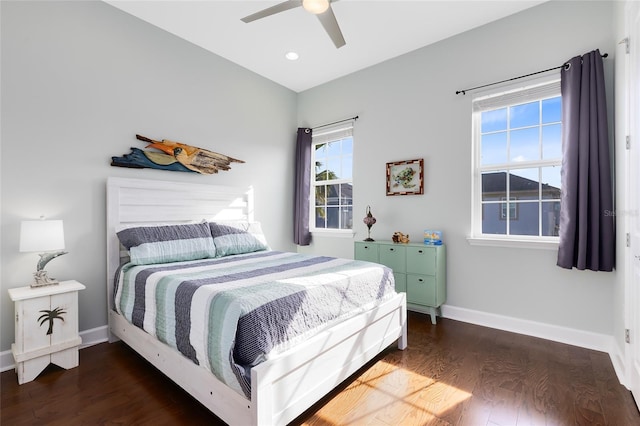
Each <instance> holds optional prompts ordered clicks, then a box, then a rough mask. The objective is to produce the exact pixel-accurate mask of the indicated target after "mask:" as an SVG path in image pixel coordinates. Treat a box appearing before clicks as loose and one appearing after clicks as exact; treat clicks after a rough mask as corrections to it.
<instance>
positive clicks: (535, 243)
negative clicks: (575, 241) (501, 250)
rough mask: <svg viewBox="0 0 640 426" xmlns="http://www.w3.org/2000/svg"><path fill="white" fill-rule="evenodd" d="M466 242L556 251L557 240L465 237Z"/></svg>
mask: <svg viewBox="0 0 640 426" xmlns="http://www.w3.org/2000/svg"><path fill="white" fill-rule="evenodd" d="M467 242H468V243H469V244H470V245H472V246H489V247H506V248H525V249H539V250H557V249H558V239H557V238H554V239H540V238H536V239H533V238H531V239H529V238H519V239H516V238H500V237H486V236H482V237H467Z"/></svg>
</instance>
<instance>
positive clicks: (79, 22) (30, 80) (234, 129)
mask: <svg viewBox="0 0 640 426" xmlns="http://www.w3.org/2000/svg"><path fill="white" fill-rule="evenodd" d="M0 7H1V43H2V45H1V47H2V52H1V53H2V57H1V59H2V74H1V90H2V101H1V102H2V103H1V108H2V111H1V114H2V115H1V120H2V130H1V141H2V158H1V185H2V187H1V189H2V228H1V232H2V252H1V253H2V272H1V279H2V281H1V283H2V284H1V287H0V310H1V316H0V322H1V323H2V324H1V329H0V333H1V340H0V351H4V350H7V349H9V347H10V344H11V342H13V334H14V333H13V319H12V318H13V317H12V313H13V304H12V303H11V301H10V299H9V297H8V295H7V289H8V288H12V287H20V286H23V285H27V284H29V282H30V281H31V273H32V272H33V271H35V266H36V262H37V260H38V256H37V255H36V254H33V253H19V252H18V240H19V226H20V221H21V220H23V219H37V218H38V217H39V216H40V215H45V216H46V217H48V218H51V219H63V220H64V225H65V237H66V249H67V251H68V252H69V254H67V255H65V256H62V257H60V258H57V259H55V260H53V261H52V262H51V263H49V265H48V267H47V269H48V270H49V272H50V274H51V275H52V276H54V277H57V278H60V279H77V280H79V281H81V282H83V283H84V284H85V285H86V286H87V289H86V290H83V291H82V292H80V295H79V301H80V330H88V329H91V328H95V327H99V326H103V325H105V324H106V322H107V320H106V294H105V293H106V291H105V285H106V268H105V263H106V253H105V182H106V178H107V177H108V176H124V177H136V178H146V179H157V180H180V181H187V182H197V183H211V184H233V185H253V186H254V188H255V193H256V218H257V219H258V220H260V221H262V222H263V223H264V224H265V226H264V228H265V230H266V235H267V238H268V239H269V242H270V244H271V245H272V246H273V247H274V248H278V249H283V250H294V249H295V247H294V246H292V244H291V240H292V231H291V225H290V223H291V218H292V210H293V207H292V201H291V198H292V197H291V195H290V189H287V188H288V183H287V182H289V181H290V179H291V177H292V176H293V174H294V173H293V166H292V164H293V158H294V152H293V147H294V141H295V129H296V127H297V126H296V94H295V92H292V91H290V90H288V89H285V88H283V87H282V86H279V85H276V84H274V83H273V82H271V81H269V80H266V79H264V78H262V77H259V76H257V75H256V74H253V73H251V72H249V71H247V70H245V69H243V68H241V67H239V66H236V65H234V64H232V63H230V62H228V61H226V60H224V59H222V58H220V57H218V56H216V55H212V54H211V53H209V52H206V51H204V50H203V49H200V48H198V47H196V46H194V45H191V44H189V43H187V42H185V41H183V40H180V39H178V38H176V37H174V36H172V35H170V34H168V33H166V32H164V31H162V30H160V29H158V28H155V27H153V26H151V25H149V24H147V23H144V22H142V21H140V20H138V19H136V18H133V17H131V16H129V15H127V14H125V13H123V12H121V11H119V10H117V9H115V8H113V7H111V6H109V5H107V4H105V3H102V2H94V1H91V2H84V1H75V2H58V1H56V2H49V1H47V2H10V1H2V2H1V6H0ZM136 133H140V134H143V135H145V136H148V137H151V138H155V139H164V138H166V139H172V140H178V141H182V142H185V143H189V144H193V145H197V146H201V147H204V148H208V149H211V150H213V151H217V152H221V153H224V154H228V155H231V156H233V157H236V158H240V159H242V160H245V161H246V163H245V164H235V165H233V167H232V170H231V171H228V172H221V173H219V174H218V175H212V176H202V175H195V174H193V175H191V174H186V173H178V172H166V171H159V170H150V169H145V170H133V169H123V168H117V167H111V166H110V165H109V164H110V159H111V156H121V155H123V154H125V153H128V152H129V147H138V148H143V147H144V144H143V143H141V142H138V141H137V140H136V139H135V134H136ZM264 176H269V179H264V178H263V177H264Z"/></svg>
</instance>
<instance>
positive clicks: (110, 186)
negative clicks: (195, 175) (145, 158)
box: [107, 177, 254, 310]
mask: <svg viewBox="0 0 640 426" xmlns="http://www.w3.org/2000/svg"><path fill="white" fill-rule="evenodd" d="M204 219H206V220H208V221H211V220H225V221H230V220H238V221H240V220H246V221H250V222H251V221H253V220H254V216H253V189H252V188H251V187H249V188H240V187H233V186H219V185H206V184H194V183H186V182H168V181H159V180H146V179H129V178H119V177H109V178H108V179H107V306H108V309H109V310H111V309H113V279H114V276H115V273H116V270H117V269H118V266H119V265H120V243H119V241H118V237H117V235H116V232H118V231H119V230H121V229H122V228H124V227H126V226H131V225H136V224H140V225H142V224H152V223H163V224H167V223H189V222H200V221H202V220H204Z"/></svg>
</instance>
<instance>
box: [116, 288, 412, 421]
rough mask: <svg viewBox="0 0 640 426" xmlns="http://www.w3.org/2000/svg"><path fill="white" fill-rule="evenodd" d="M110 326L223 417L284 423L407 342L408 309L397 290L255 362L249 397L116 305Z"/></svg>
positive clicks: (224, 418)
mask: <svg viewBox="0 0 640 426" xmlns="http://www.w3.org/2000/svg"><path fill="white" fill-rule="evenodd" d="M109 329H110V332H111V333H112V334H113V335H114V336H117V337H118V338H119V339H122V340H123V341H124V342H125V343H126V344H127V345H129V346H130V347H131V348H133V349H134V350H135V351H136V352H137V353H139V354H140V355H141V356H142V357H144V358H145V359H146V360H147V361H149V362H150V363H151V364H152V365H154V366H155V367H156V368H158V369H159V370H160V371H162V372H163V373H164V374H165V375H166V376H167V377H169V378H170V379H171V380H173V381H174V382H176V383H177V384H178V385H180V386H181V387H182V388H183V389H184V390H185V391H187V392H188V393H189V394H190V395H191V396H193V397H194V398H196V399H197V400H198V401H199V402H200V403H202V404H203V405H204V406H205V407H207V408H208V409H209V410H210V411H211V412H213V413H214V414H215V415H217V416H218V417H220V418H221V419H222V420H224V421H225V422H226V423H229V424H243V425H261V426H262V425H284V424H287V423H288V422H290V421H291V420H293V419H295V418H296V417H297V416H299V415H300V414H301V413H303V412H304V411H305V410H306V409H308V408H309V407H311V406H312V405H313V404H314V403H315V402H317V401H318V400H320V398H322V397H323V396H324V395H326V394H327V393H328V392H330V391H331V390H332V389H333V388H335V387H336V386H337V385H338V384H340V383H341V382H342V381H344V380H345V379H347V378H348V377H349V376H350V375H352V374H353V373H354V372H356V371H357V370H358V369H359V368H360V367H362V366H363V365H365V364H366V363H367V362H369V361H370V360H372V359H373V358H375V356H376V355H378V354H379V353H380V352H381V351H383V350H384V349H385V348H387V347H388V346H389V345H391V344H392V343H393V342H395V341H397V342H398V348H399V349H404V348H406V346H407V334H406V333H407V311H406V299H405V294H404V293H400V294H398V295H396V296H394V297H393V298H392V299H390V300H388V301H386V302H385V303H383V304H382V305H380V306H378V307H376V308H374V309H371V310H369V311H367V312H364V313H362V314H360V315H358V316H356V317H353V318H350V319H349V320H347V321H344V322H342V323H340V324H338V325H336V326H334V327H332V328H330V329H328V330H326V331H324V332H322V333H320V334H318V335H317V336H315V337H313V338H311V339H309V340H307V341H306V342H304V343H303V344H301V345H298V346H296V347H295V348H292V349H290V350H288V351H286V352H283V353H282V354H279V355H277V356H275V357H273V358H271V359H269V360H268V361H266V362H264V363H262V364H260V365H258V366H256V367H254V368H253V369H252V370H251V380H252V393H251V400H248V399H246V398H245V397H243V396H241V395H240V394H238V393H237V392H235V391H234V390H232V389H231V388H229V387H227V386H226V385H224V384H223V383H222V382H220V381H219V380H218V379H217V378H216V377H215V376H214V375H213V374H210V373H209V374H203V369H202V367H200V366H197V365H195V364H193V363H192V362H191V361H190V360H189V359H187V358H185V357H184V356H182V354H180V353H179V352H177V351H175V350H173V349H172V348H170V347H168V346H166V345H165V344H163V343H161V342H160V341H158V340H156V339H154V338H153V337H152V336H150V335H149V334H147V333H145V332H144V331H142V330H141V329H139V328H137V327H135V326H133V325H131V324H130V323H129V322H128V321H126V320H125V319H124V318H123V317H122V316H120V315H119V314H117V313H116V312H114V311H111V312H110V313H109Z"/></svg>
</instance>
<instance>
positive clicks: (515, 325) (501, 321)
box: [441, 305, 625, 385]
mask: <svg viewBox="0 0 640 426" xmlns="http://www.w3.org/2000/svg"><path fill="white" fill-rule="evenodd" d="M441 311H442V316H443V317H444V318H449V319H453V320H457V321H462V322H468V323H471V324H476V325H481V326H484V327H489V328H495V329H498V330H503V331H510V332H513V333H518V334H524V335H527V336H533V337H539V338H541V339H547V340H551V341H554V342H560V343H566V344H568V345H573V346H579V347H581V348H586V349H593V350H595V351H600V352H605V353H607V354H609V358H611V363H612V364H613V368H614V370H615V372H616V375H617V376H618V380H619V381H620V383H622V384H623V385H624V384H625V380H624V377H625V376H624V371H625V368H624V358H623V357H622V356H621V352H620V348H618V345H616V343H615V339H614V338H613V336H610V335H607V334H599V333H592V332H589V331H584V330H578V329H575V328H568V327H559V326H557V325H551V324H545V323H541V322H536V321H529V320H523V319H519V318H513V317H507V316H503V315H496V314H490V313H486V312H480V311H474V310H471V309H466V308H459V307H457V306H450V305H443V306H442V308H441Z"/></svg>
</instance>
